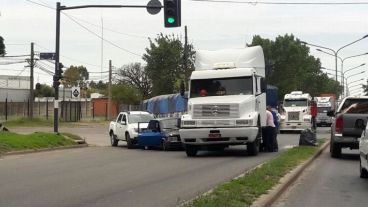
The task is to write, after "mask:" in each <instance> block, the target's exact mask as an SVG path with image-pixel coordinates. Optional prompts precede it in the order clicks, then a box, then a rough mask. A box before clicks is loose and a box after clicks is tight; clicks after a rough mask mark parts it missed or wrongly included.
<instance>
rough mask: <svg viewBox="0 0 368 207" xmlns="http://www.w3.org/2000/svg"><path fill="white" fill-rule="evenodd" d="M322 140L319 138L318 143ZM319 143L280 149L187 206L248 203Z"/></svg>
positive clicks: (220, 206)
mask: <svg viewBox="0 0 368 207" xmlns="http://www.w3.org/2000/svg"><path fill="white" fill-rule="evenodd" d="M324 142H325V140H319V142H318V145H319V146H320V145H321V144H322V143H324ZM317 150H318V147H310V146H300V147H295V148H292V149H289V150H288V151H286V152H283V153H281V154H280V155H279V156H278V157H276V158H274V159H272V160H270V161H268V162H266V163H265V164H263V165H262V166H261V167H259V168H256V169H255V170H253V171H251V172H249V173H247V174H245V175H244V176H243V177H241V178H239V179H236V180H232V181H230V182H228V183H225V184H222V185H220V186H218V187H216V188H215V189H214V190H213V191H212V192H211V193H210V194H208V195H205V196H200V197H199V198H197V199H195V200H193V201H192V202H190V203H188V204H186V205H184V206H186V207H189V206H193V207H223V206H227V207H230V206H231V207H237V206H239V207H240V206H242V207H244V206H250V205H251V204H252V203H253V202H254V201H255V200H256V199H257V198H258V197H259V196H261V195H262V194H265V193H267V191H268V190H270V189H271V188H272V187H273V186H275V185H276V184H278V182H279V180H280V178H282V177H283V176H284V175H285V174H287V173H288V172H290V171H291V170H292V169H294V168H295V167H296V166H298V165H299V164H300V163H302V162H303V161H306V160H307V159H308V158H310V157H312V156H313V155H314V154H315V153H316V152H317Z"/></svg>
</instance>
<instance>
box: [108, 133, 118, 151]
mask: <svg viewBox="0 0 368 207" xmlns="http://www.w3.org/2000/svg"><path fill="white" fill-rule="evenodd" d="M110 142H111V146H113V147H116V146H118V142H119V140H117V139H116V136H115V134H114V132H110Z"/></svg>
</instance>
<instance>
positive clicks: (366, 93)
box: [362, 80, 368, 96]
mask: <svg viewBox="0 0 368 207" xmlns="http://www.w3.org/2000/svg"><path fill="white" fill-rule="evenodd" d="M362 87H363V92H364V94H365V96H368V80H367V84H366V85H364V84H363V85H362Z"/></svg>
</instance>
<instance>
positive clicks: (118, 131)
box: [115, 114, 123, 139]
mask: <svg viewBox="0 0 368 207" xmlns="http://www.w3.org/2000/svg"><path fill="white" fill-rule="evenodd" d="M122 119H123V114H119V116H118V118H117V120H116V123H115V134H116V136H117V137H118V139H122V138H123V137H122V135H121V127H122V123H121V121H122Z"/></svg>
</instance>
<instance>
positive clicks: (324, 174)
mask: <svg viewBox="0 0 368 207" xmlns="http://www.w3.org/2000/svg"><path fill="white" fill-rule="evenodd" d="M367 192H368V180H365V179H361V178H360V177H359V154H358V150H349V149H345V150H343V156H342V158H340V159H334V158H331V157H330V153H329V148H327V149H326V150H325V151H324V152H323V154H322V155H321V156H320V158H319V159H317V160H316V161H315V162H314V163H313V164H312V165H311V167H309V168H307V170H306V171H305V172H304V173H303V174H302V176H301V178H300V179H298V180H297V182H295V184H294V185H293V186H292V187H291V188H289V189H288V191H287V192H286V193H285V194H284V195H283V196H282V197H281V198H280V199H279V200H278V202H277V203H275V205H274V206H275V207H295V206H301V207H304V206H323V207H346V206H354V207H360V206H361V207H366V206H367V205H368V196H367Z"/></svg>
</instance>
